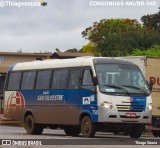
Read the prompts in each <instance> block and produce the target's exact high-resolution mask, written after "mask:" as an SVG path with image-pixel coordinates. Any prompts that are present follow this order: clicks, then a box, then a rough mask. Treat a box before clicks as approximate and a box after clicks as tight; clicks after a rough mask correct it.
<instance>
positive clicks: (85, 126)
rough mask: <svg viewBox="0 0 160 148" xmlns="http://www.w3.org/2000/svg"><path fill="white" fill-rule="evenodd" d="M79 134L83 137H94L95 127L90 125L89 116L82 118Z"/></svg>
mask: <svg viewBox="0 0 160 148" xmlns="http://www.w3.org/2000/svg"><path fill="white" fill-rule="evenodd" d="M81 133H82V135H83V136H84V137H88V138H89V137H94V135H95V133H96V126H95V125H94V124H93V123H92V120H91V118H90V117H89V116H84V117H83V118H82V120H81Z"/></svg>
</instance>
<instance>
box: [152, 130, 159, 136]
mask: <svg viewBox="0 0 160 148" xmlns="http://www.w3.org/2000/svg"><path fill="white" fill-rule="evenodd" d="M152 134H153V136H154V137H160V131H156V130H152Z"/></svg>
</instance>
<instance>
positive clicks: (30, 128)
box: [25, 115, 43, 135]
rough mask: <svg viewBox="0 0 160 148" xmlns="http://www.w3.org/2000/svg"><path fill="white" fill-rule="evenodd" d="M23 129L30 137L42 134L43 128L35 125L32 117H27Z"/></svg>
mask: <svg viewBox="0 0 160 148" xmlns="http://www.w3.org/2000/svg"><path fill="white" fill-rule="evenodd" d="M25 129H26V131H27V133H28V134H30V135H40V134H42V132H43V126H42V125H40V124H35V123H34V119H33V116H32V115H28V116H27V117H26V119H25Z"/></svg>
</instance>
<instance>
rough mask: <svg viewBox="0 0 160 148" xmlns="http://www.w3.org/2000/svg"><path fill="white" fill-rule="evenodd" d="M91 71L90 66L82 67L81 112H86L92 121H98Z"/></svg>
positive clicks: (94, 87)
mask: <svg viewBox="0 0 160 148" xmlns="http://www.w3.org/2000/svg"><path fill="white" fill-rule="evenodd" d="M92 78H93V73H92V70H91V69H90V68H85V69H83V72H82V81H81V89H80V91H79V96H81V112H85V113H88V114H89V115H90V117H91V119H92V121H93V122H98V107H97V95H96V86H95V85H93V80H92Z"/></svg>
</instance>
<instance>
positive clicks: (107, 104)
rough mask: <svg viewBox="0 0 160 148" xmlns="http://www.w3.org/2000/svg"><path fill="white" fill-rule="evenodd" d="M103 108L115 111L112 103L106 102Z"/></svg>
mask: <svg viewBox="0 0 160 148" xmlns="http://www.w3.org/2000/svg"><path fill="white" fill-rule="evenodd" d="M101 106H103V107H105V108H108V109H113V105H112V103H110V102H106V101H104V102H103V103H102V104H101Z"/></svg>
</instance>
